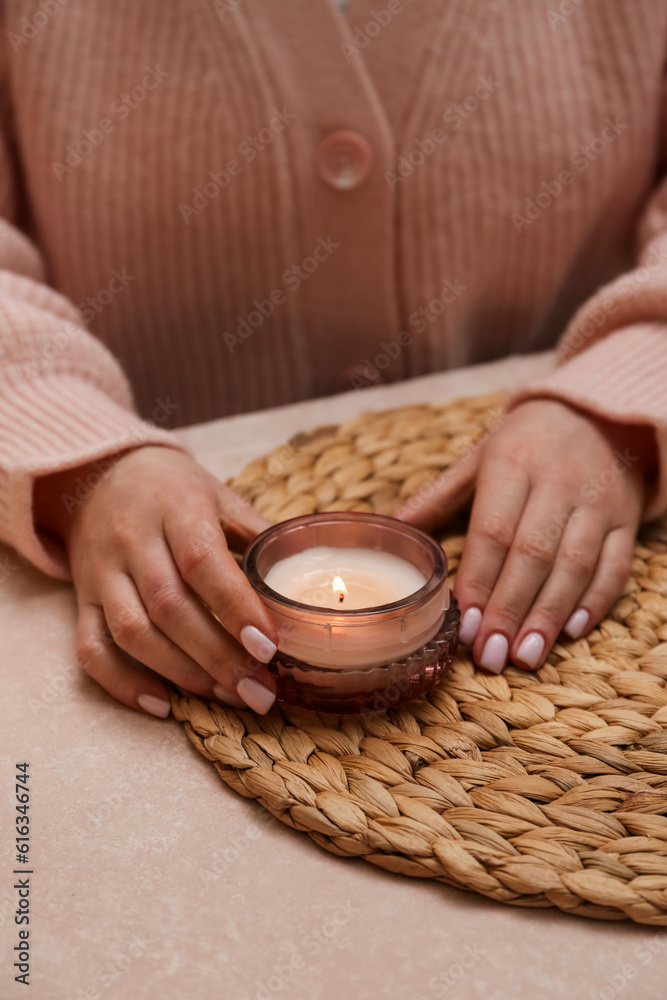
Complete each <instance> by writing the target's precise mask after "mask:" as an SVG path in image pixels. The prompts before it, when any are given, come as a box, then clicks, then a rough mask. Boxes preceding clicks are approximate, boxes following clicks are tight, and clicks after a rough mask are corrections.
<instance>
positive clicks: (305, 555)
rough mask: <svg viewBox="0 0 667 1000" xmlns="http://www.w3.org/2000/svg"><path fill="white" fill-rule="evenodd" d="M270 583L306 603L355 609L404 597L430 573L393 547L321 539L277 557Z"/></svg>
mask: <svg viewBox="0 0 667 1000" xmlns="http://www.w3.org/2000/svg"><path fill="white" fill-rule="evenodd" d="M264 583H265V584H266V585H267V587H271V588H272V590H275V591H276V593H278V594H282V595H283V597H289V598H290V599H291V600H293V601H299V603H300V604H313V605H315V606H316V607H318V608H339V607H340V608H342V607H344V608H345V609H346V610H347V611H352V610H357V609H359V608H377V607H379V606H380V605H381V604H392V603H393V602H394V601H400V600H402V599H403V598H404V597H408V596H409V595H410V594H414V593H415V591H417V590H420V589H421V587H423V586H424V584H425V583H426V577H425V576H424V574H423V573H421V572H420V571H419V570H418V569H417V567H416V566H415V565H413V563H411V562H408V560H407V559H402V558H401V557H400V556H397V555H394V554H393V553H392V552H381V551H378V550H377V549H367V548H340V547H339V548H332V547H331V546H328V545H318V546H315V547H313V548H311V549H305V550H304V551H303V552H297V553H295V554H294V555H291V556H287V558H285V559H281V560H280V561H279V562H277V563H275V564H274V565H273V566H272V567H271V569H270V570H269V571H268V573H267V574H266V576H265V577H264Z"/></svg>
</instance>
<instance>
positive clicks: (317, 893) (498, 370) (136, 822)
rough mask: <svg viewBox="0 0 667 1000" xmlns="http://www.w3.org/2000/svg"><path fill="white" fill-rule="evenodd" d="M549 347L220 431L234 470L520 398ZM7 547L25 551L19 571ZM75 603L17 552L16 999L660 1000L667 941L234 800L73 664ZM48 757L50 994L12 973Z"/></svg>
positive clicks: (3, 832) (5, 744) (217, 427)
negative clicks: (303, 437)
mask: <svg viewBox="0 0 667 1000" xmlns="http://www.w3.org/2000/svg"><path fill="white" fill-rule="evenodd" d="M552 363H553V362H552V359H551V357H550V356H547V355H540V356H533V357H532V358H513V359H509V360H507V361H503V362H500V363H497V364H493V365H485V366H480V367H478V368H469V369H465V370H460V371H457V372H450V373H445V374H441V375H435V376H429V377H427V378H422V379H417V380H415V381H412V382H408V383H403V384H400V385H394V386H387V387H378V388H374V389H371V390H368V391H366V392H364V393H354V392H351V393H346V394H343V395H340V396H336V397H333V398H330V399H325V400H318V401H313V402H309V403H303V404H297V405H295V406H289V407H285V408H282V409H279V410H272V411H265V412H262V413H256V414H250V415H245V416H240V417H235V418H230V419H226V420H220V421H216V422H215V423H211V424H207V425H206V426H201V427H194V428H188V429H187V430H186V431H184V432H183V437H184V438H185V439H186V440H187V442H188V443H189V444H190V445H191V446H192V448H193V449H194V450H195V452H196V454H197V455H198V457H199V458H200V459H201V460H202V462H203V463H204V464H205V465H206V466H208V467H209V468H210V469H211V470H212V471H213V472H215V473H216V474H218V475H220V476H222V477H227V476H228V475H231V474H233V473H235V472H236V471H238V470H239V469H241V468H242V466H243V465H244V463H245V462H247V461H248V460H249V459H250V458H253V457H255V456H258V455H261V454H263V453H264V452H266V450H267V449H270V448H272V447H273V446H275V445H277V444H280V443H281V442H282V441H284V440H286V439H287V438H288V437H289V436H290V435H291V434H292V433H294V432H295V431H297V430H300V429H305V428H309V427H313V426H315V425H317V424H320V423H329V422H335V421H338V420H341V419H347V418H348V417H350V416H352V415H353V414H355V413H357V412H359V411H360V410H363V409H369V408H383V407H388V406H394V405H396V406H398V405H401V404H404V403H409V402H414V401H423V400H426V399H431V400H434V401H437V400H444V399H447V398H452V397H454V396H458V395H466V394H474V393H480V392H487V391H491V390H494V389H498V388H503V387H511V386H512V385H515V384H517V383H518V382H520V381H523V380H525V379H526V378H529V377H531V376H532V375H533V374H537V373H541V372H542V371H545V370H546V369H548V368H549V367H550V365H551V364H552ZM6 557H7V560H8V561H5V559H6ZM74 621H75V612H74V599H73V593H72V590H71V588H70V587H68V586H66V585H63V584H58V583H54V582H53V581H51V580H49V579H47V578H46V577H44V576H42V575H40V574H39V573H38V572H36V571H35V570H33V569H32V568H31V567H29V566H28V565H26V564H25V563H21V562H20V561H19V560H18V559H17V557H16V556H15V555H14V554H13V553H11V552H10V550H8V549H2V548H1V547H0V635H1V637H2V645H1V647H0V648H1V654H0V655H1V668H2V682H3V683H2V711H1V715H0V718H1V720H2V721H1V730H0V997H2V998H3V1000H4V998H11V1000H13V998H15V997H31V998H32V1000H83V998H86V1000H100V998H102V1000H120V998H122V1000H145V998H151V1000H152V998H156V1000H182V998H186V997H187V998H191V997H192V998H198V1000H255V998H257V997H260V998H262V1000H273V998H274V997H277V998H280V1000H283V998H288V1000H292V998H305V1000H338V998H348V997H352V998H355V1000H374V998H376V997H377V998H379V997H388V998H392V1000H422V998H426V1000H436V998H437V997H443V996H445V997H447V998H451V997H456V998H465V1000H468V998H470V1000H472V998H480V1000H510V998H511V1000H514V998H517V1000H518V998H522V1000H523V998H526V1000H533V998H540V1000H551V998H554V1000H556V998H558V1000H612V998H615V997H616V996H617V995H619V994H620V995H622V997H623V998H624V1000H636V998H637V1000H638V998H641V1000H658V998H663V997H666V996H667V950H663V945H664V944H667V940H665V931H664V930H659V929H656V928H642V927H637V926H633V925H631V924H628V923H625V922H624V923H598V922H593V921H586V920H582V919H577V918H574V917H567V916H565V915H562V914H560V913H559V912H557V911H555V910H534V911H531V910H525V909H513V908H511V907H508V906H502V905H500V904H495V903H493V902H491V901H489V900H486V899H484V898H482V897H480V896H477V895H473V894H467V893H463V892H458V891H456V890H454V889H450V888H448V887H446V886H442V885H440V884H438V883H436V882H431V883H429V882H426V881H421V880H414V879H408V878H402V877H398V876H394V875H391V874H389V873H387V872H383V871H380V870H377V869H375V868H373V867H372V866H371V865H369V864H366V863H364V862H362V861H360V860H357V859H354V860H352V859H343V858H335V857H333V856H331V855H328V854H326V853H325V852H324V851H322V850H320V849H319V848H317V847H316V846H315V844H313V843H312V842H311V841H310V840H309V839H308V837H307V836H305V835H301V834H298V833H296V832H294V831H292V830H290V829H288V828H286V827H283V826H281V824H280V823H279V822H278V821H277V820H274V819H273V818H272V817H270V816H268V814H266V813H265V812H264V811H263V810H262V809H261V807H260V806H258V805H257V804H256V803H254V802H251V801H248V800H245V799H243V798H241V797H239V796H237V795H235V794H234V792H232V791H231V790H230V789H228V788H227V787H226V786H225V785H224V784H223V783H222V782H221V781H220V779H219V778H218V776H217V774H216V772H215V770H214V768H213V767H212V766H211V765H210V764H209V763H208V762H207V761H206V760H204V758H203V757H201V756H200V755H199V754H198V753H197V752H196V751H195V750H194V748H193V747H191V745H190V744H189V742H188V740H187V738H186V736H185V733H184V731H183V729H182V727H181V726H180V725H179V723H177V722H175V721H174V720H168V721H166V722H165V721H160V720H158V719H153V718H151V717H149V716H146V715H139V714H135V713H134V712H131V711H129V710H128V709H126V708H124V707H122V706H120V705H118V704H116V703H115V702H113V701H112V700H111V698H110V697H108V696H107V695H106V694H105V693H104V692H103V691H101V690H100V689H98V688H97V687H96V686H95V684H94V683H93V682H92V681H91V680H90V679H89V678H87V677H85V676H83V675H81V674H79V673H78V672H77V671H76V669H75V668H74V667H73V666H72V662H73V653H74ZM21 760H26V761H29V762H30V774H31V817H32V823H33V837H32V854H31V860H32V865H31V867H32V868H33V869H34V874H33V875H32V896H31V903H32V919H31V924H30V931H31V934H30V942H31V951H32V953H33V961H32V975H31V987H30V989H29V990H28V989H26V988H25V987H24V986H22V985H20V984H17V983H15V982H14V980H13V975H14V973H13V971H12V970H11V963H12V962H13V961H14V959H13V958H12V957H11V956H12V954H13V953H12V947H13V945H14V944H16V943H18V938H17V935H16V931H17V930H18V928H17V927H16V926H15V925H14V922H13V921H14V910H15V908H16V891H15V890H14V889H13V888H12V886H13V881H14V876H13V875H12V870H13V869H14V867H16V864H15V861H14V854H15V851H14V850H12V847H13V830H12V828H13V823H14V813H13V807H14V800H13V792H14V788H13V775H14V764H15V762H16V761H21Z"/></svg>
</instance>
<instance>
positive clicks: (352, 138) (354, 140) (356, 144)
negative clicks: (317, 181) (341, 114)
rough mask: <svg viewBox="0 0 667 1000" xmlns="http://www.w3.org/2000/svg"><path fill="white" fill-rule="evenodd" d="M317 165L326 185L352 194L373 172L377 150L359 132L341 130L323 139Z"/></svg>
mask: <svg viewBox="0 0 667 1000" xmlns="http://www.w3.org/2000/svg"><path fill="white" fill-rule="evenodd" d="M315 164H316V166H317V169H318V172H319V175H320V177H321V178H322V180H323V181H324V183H325V184H328V185H329V186H330V187H332V188H335V189H336V190H337V191H352V190H353V189H354V188H358V187H359V185H360V184H363V182H364V181H365V180H366V178H367V177H368V175H369V173H370V172H371V167H372V166H373V150H372V148H371V145H370V143H369V141H368V139H365V138H364V136H363V135H360V133H359V132H352V131H350V130H348V129H340V130H339V131H338V132H331V133H330V135H327V136H325V137H324V139H322V141H321V142H320V144H319V146H318V147H317V149H316V150H315Z"/></svg>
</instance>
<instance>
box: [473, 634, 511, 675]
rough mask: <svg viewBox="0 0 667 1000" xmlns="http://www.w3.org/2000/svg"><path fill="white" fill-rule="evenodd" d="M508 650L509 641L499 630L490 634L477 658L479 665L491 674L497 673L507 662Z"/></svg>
mask: <svg viewBox="0 0 667 1000" xmlns="http://www.w3.org/2000/svg"><path fill="white" fill-rule="evenodd" d="M508 650H509V643H508V642H507V639H506V638H505V636H504V635H501V634H500V632H495V633H494V634H493V635H490V636H489V638H488V639H487V640H486V644H485V646H484V649H483V650H482V655H481V656H480V658H479V665H480V667H484V669H485V670H490V671H491V673H492V674H499V673H500V671H501V670H503V669H504V667H505V664H506V663H507V652H508Z"/></svg>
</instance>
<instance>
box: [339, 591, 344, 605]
mask: <svg viewBox="0 0 667 1000" xmlns="http://www.w3.org/2000/svg"><path fill="white" fill-rule="evenodd" d="M344 599H345V594H344V593H343V592H342V591H341V592H340V594H339V595H338V603H339V604H342V603H343V600H344Z"/></svg>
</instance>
